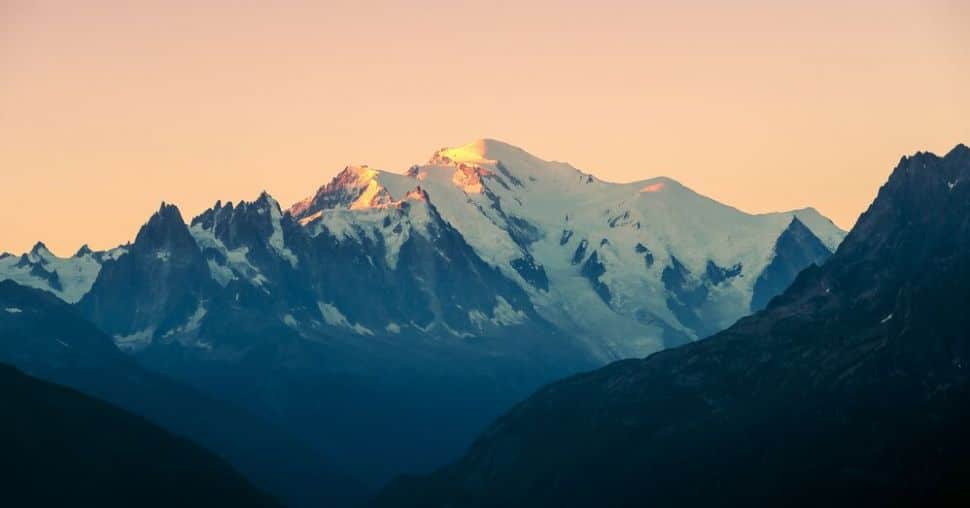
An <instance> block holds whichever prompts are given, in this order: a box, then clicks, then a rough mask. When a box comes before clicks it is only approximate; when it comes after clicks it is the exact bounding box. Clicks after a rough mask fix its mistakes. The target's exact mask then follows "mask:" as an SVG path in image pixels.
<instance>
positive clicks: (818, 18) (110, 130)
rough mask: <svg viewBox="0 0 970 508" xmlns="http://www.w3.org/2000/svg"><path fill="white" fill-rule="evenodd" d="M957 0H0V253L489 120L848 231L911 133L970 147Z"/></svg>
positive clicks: (459, 140) (550, 147)
mask: <svg viewBox="0 0 970 508" xmlns="http://www.w3.org/2000/svg"><path fill="white" fill-rule="evenodd" d="M728 3H730V4H731V5H730V6H728V5H726V4H728ZM968 4H970V2H968V1H967V0H922V1H916V0H912V1H910V0H882V1H865V2H859V1H856V2H852V1H849V2H834V1H826V0H823V1H813V2H809V1H805V2H792V1H772V2H769V1H750V0H749V1H741V2H721V1H689V0H688V1H680V2H648V1H639V2H632V1H615V0H599V1H597V2H588V1H584V2H578V1H560V2H553V1H531V2H530V1H516V2H494V1H493V2H474V3H472V2H455V1H451V2H446V1H426V0H414V1H410V2H403V1H402V2H367V1H361V0H357V1H351V2H325V1H317V2H310V1H303V2H298V1H276V2H265V3H264V4H263V5H261V3H259V2H244V1H232V2H230V1H218V0H208V1H206V0H194V1H180V0H165V1H162V0H157V1H155V0H152V1H134V2H131V1H120V0H116V1H98V0H88V1H85V2H77V1H49V0H0V251H3V250H6V251H12V252H21V251H24V250H26V249H29V248H30V246H31V245H32V244H33V243H34V242H35V241H37V240H43V241H45V242H46V243H47V245H48V246H49V247H51V248H52V250H54V252H56V253H58V254H60V255H69V254H71V253H73V252H74V250H76V249H77V248H78V246H79V245H81V244H82V243H84V242H88V243H90V244H91V246H92V247H94V248H105V247H110V246H114V245H117V244H120V243H124V242H126V241H128V240H130V239H132V238H133V237H134V235H135V233H136V232H137V229H138V227H139V226H140V225H141V224H142V223H143V222H144V221H145V220H147V218H148V217H149V215H150V214H151V213H152V212H153V211H154V210H155V209H157V207H158V204H159V202H160V201H162V200H165V201H168V202H174V203H176V204H178V205H179V206H180V208H181V209H182V212H183V215H185V216H186V218H187V219H188V218H189V217H191V216H193V215H195V214H196V213H198V212H200V211H201V210H203V209H204V208H206V207H208V206H210V205H211V204H212V203H213V202H214V201H215V200H216V199H222V200H224V201H225V200H233V201H237V200H239V199H253V198H255V197H256V196H257V195H258V193H259V191H261V190H263V189H266V190H268V191H269V192H270V193H271V194H273V195H274V196H275V197H276V198H277V199H279V201H280V202H281V203H282V204H283V205H284V206H288V205H289V204H291V203H292V202H294V201H296V200H298V199H300V198H302V197H304V196H306V195H308V194H310V193H312V192H313V191H314V190H315V189H316V188H317V187H318V186H319V185H321V184H323V183H325V182H326V181H328V180H329V179H330V178H331V177H332V176H333V175H334V174H335V173H336V172H337V171H339V170H340V169H341V168H342V167H343V166H345V165H346V164H349V163H366V164H370V165H371V166H375V167H379V168H382V169H388V170H393V171H403V170H404V169H406V168H407V167H408V166H410V165H411V164H414V163H420V162H424V161H426V160H427V159H428V157H429V156H430V155H431V153H432V152H433V151H434V150H435V149H437V148H440V147H442V146H452V145H460V144H464V143H466V142H469V141H471V140H473V139H476V138H481V137H494V138H498V139H502V140H505V141H508V142H510V143H513V144H515V145H518V146H521V147H523V148H525V149H526V150H529V151H530V152H532V153H534V154H536V155H539V156H541V157H544V158H549V159H556V160H564V161H568V162H571V163H572V164H573V165H575V166H577V167H579V168H581V169H584V170H587V171H590V172H592V173H594V174H596V175H598V176H599V177H601V178H604V179H607V180H613V181H630V180H635V179H641V178H647V177H652V176H659V175H666V176H670V177H673V178H675V179H677V180H679V181H681V182H682V183H684V184H685V185H687V186H689V187H692V188H693V189H695V190H697V191H698V192H701V193H704V194H707V195H709V196H711V197H713V198H715V199H718V200H720V201H723V202H725V203H728V204H732V205H734V206H737V207H739V208H741V209H743V210H747V211H751V212H762V211H770V210H781V209H791V208H796V207H801V206H806V205H811V206H815V207H816V208H818V209H819V210H821V211H822V212H823V213H825V214H826V215H828V216H829V217H831V218H833V219H834V220H835V221H836V223H838V224H839V225H841V226H843V227H845V228H848V227H850V226H851V225H852V224H853V222H854V221H855V219H856V217H857V216H858V214H859V213H860V212H861V211H862V210H864V209H865V207H866V206H867V205H868V203H869V202H870V201H871V199H872V198H873V196H874V195H875V192H876V190H877V188H878V186H879V185H881V184H882V183H883V182H884V181H885V178H886V176H887V175H888V173H889V171H890V170H891V169H892V167H893V166H894V165H895V163H896V162H897V161H898V159H899V157H900V156H901V155H903V154H906V153H911V152H913V151H916V150H932V151H936V152H938V153H939V152H945V151H946V150H948V149H949V148H951V147H952V146H953V145H955V144H956V143H958V142H964V143H970V28H968V27H970V7H968Z"/></svg>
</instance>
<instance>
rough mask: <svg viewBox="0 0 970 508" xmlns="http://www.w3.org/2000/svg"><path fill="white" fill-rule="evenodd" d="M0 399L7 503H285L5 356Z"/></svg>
mask: <svg viewBox="0 0 970 508" xmlns="http://www.w3.org/2000/svg"><path fill="white" fill-rule="evenodd" d="M0 400H2V401H3V402H2V403H0V405H2V408H3V418H0V446H2V449H3V454H2V458H0V466H2V471H0V474H2V481H0V484H2V485H3V499H4V505H5V506H100V507H112V506H118V507H128V506H165V507H170V506H236V507H275V506H281V505H279V504H278V503H277V502H276V501H275V500H274V499H273V498H271V497H270V496H268V495H266V494H264V493H262V492H260V491H259V490H257V489H256V488H255V487H253V486H252V485H251V484H250V483H249V482H248V481H246V480H245V479H244V478H243V477H242V476H240V475H239V474H238V473H236V472H235V471H234V470H233V469H232V468H231V467H230V466H229V464H228V463H226V462H225V461H223V460H222V459H219V458H218V457H216V456H214V455H212V454H211V453H209V452H207V451H205V450H203V449H202V448H200V447H199V446H197V445H195V444H193V443H190V442H189V441H187V440H185V439H182V438H179V437H175V436H173V435H171V434H169V433H168V432H166V431H164V430H162V429H161V428H159V427H156V426H155V425H153V424H151V423H149V422H148V421H146V420H144V419H142V418H140V417H138V416H135V415H133V414H131V413H128V412H126V411H123V410H121V409H118V408H115V407H113V406H111V405H109V404H107V403H104V402H101V401H99V400H96V399H92V398H90V397H88V396H86V395H83V394H81V393H79V392H76V391H74V390H71V389H69V388H64V387H61V386H57V385H54V384H51V383H47V382H44V381H41V380H39V379H35V378H32V377H30V376H26V375H24V374H22V373H21V372H19V371H18V370H16V369H14V368H13V367H10V366H7V365H3V364H0Z"/></svg>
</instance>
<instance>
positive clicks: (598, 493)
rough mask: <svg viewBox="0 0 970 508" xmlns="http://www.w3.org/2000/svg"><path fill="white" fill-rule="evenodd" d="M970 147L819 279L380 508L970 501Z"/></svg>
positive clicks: (538, 411) (536, 411) (870, 219)
mask: <svg viewBox="0 0 970 508" xmlns="http://www.w3.org/2000/svg"><path fill="white" fill-rule="evenodd" d="M968 217H970V148H967V147H966V146H964V145H959V146H957V147H956V148H954V149H953V150H952V151H950V152H949V153H948V154H946V156H944V157H939V156H936V155H934V154H931V153H917V154H915V155H913V156H911V157H904V158H903V159H902V160H901V161H900V163H899V165H898V166H897V167H896V168H895V170H894V171H893V172H892V175H891V176H890V177H889V180H888V181H887V182H886V184H885V185H884V186H883V187H882V188H881V189H880V190H879V193H878V196H877V197H876V199H875V201H874V202H873V203H872V205H871V206H870V207H869V209H868V210H867V211H866V212H865V213H864V214H863V215H862V216H861V217H860V219H859V221H858V223H857V224H856V226H855V227H854V228H853V229H852V231H851V232H850V233H849V235H848V236H847V237H846V238H845V241H844V242H842V244H841V245H840V247H839V248H838V250H837V251H836V252H835V254H834V255H833V256H832V257H831V258H830V259H828V261H826V262H825V263H824V264H822V265H821V266H810V267H809V268H807V269H805V270H803V271H802V272H801V273H800V274H799V275H798V277H797V278H796V280H795V281H794V282H793V283H792V284H791V286H790V287H789V288H788V289H787V290H785V291H784V292H783V293H782V294H781V295H780V296H777V297H775V298H773V299H771V300H770V302H769V303H768V304H767V307H766V308H765V309H764V310H762V311H760V312H756V313H754V314H753V315H751V316H749V317H745V318H743V319H741V320H739V321H738V322H737V323H736V324H734V325H733V326H731V327H729V328H727V329H726V330H724V331H722V332H720V333H717V334H715V335H713V336H712V337H709V338H707V339H704V340H701V341H698V342H694V343H690V344H687V345H684V346H681V347H678V348H673V349H670V350H667V351H663V352H659V353H655V354H653V355H650V356H649V357H647V358H645V359H631V360H624V361H619V362H615V363H613V364H611V365H609V366H607V367H604V368H602V369H598V370H595V371H592V372H590V373H586V374H580V375H577V376H574V377H570V378H568V379H565V380H563V381H560V382H557V383H553V384H551V385H549V386H546V387H544V388H543V389H541V390H539V391H538V392H537V393H535V394H534V395H533V396H532V397H530V398H528V399H527V400H525V401H524V402H521V403H520V404H518V405H516V406H515V407H514V408H513V409H512V410H511V411H509V412H508V413H507V414H505V415H504V416H502V417H501V418H499V419H497V420H496V421H495V422H494V423H493V424H492V425H491V426H490V427H489V428H488V429H487V430H486V431H485V432H484V433H483V434H481V435H480V437H479V438H478V440H477V441H476V442H475V444H474V445H473V446H472V447H471V448H470V449H469V451H468V452H467V454H466V455H465V456H464V457H463V458H462V459H460V460H459V461H457V462H455V463H454V464H452V465H450V466H447V467H445V468H442V469H440V470H439V471H437V472H435V473H434V474H432V475H428V476H424V477H408V478H402V479H399V480H398V481H396V482H394V483H393V484H392V485H391V486H390V487H389V488H388V489H386V490H385V491H384V492H383V494H382V495H381V496H380V498H379V499H378V501H377V502H376V503H375V504H376V505H377V506H388V507H402V506H422V507H436V506H442V507H443V506H465V507H475V506H533V507H537V506H540V507H541V506H557V507H560V506H710V505H716V506H780V505H783V506H860V505H862V506H965V505H966V503H967V502H968V500H970V489H968V487H967V483H966V478H967V474H968V473H970V465H968V464H970V462H968V461H967V458H966V457H967V456H968V452H970V438H968V435H967V433H966V422H967V421H968V418H970V409H968V408H970V406H968V405H967V401H968V400H970V376H968V373H967V368H968V367H967V366H968V355H970V340H968V335H967V330H970V313H968V312H967V310H968V308H970V220H968Z"/></svg>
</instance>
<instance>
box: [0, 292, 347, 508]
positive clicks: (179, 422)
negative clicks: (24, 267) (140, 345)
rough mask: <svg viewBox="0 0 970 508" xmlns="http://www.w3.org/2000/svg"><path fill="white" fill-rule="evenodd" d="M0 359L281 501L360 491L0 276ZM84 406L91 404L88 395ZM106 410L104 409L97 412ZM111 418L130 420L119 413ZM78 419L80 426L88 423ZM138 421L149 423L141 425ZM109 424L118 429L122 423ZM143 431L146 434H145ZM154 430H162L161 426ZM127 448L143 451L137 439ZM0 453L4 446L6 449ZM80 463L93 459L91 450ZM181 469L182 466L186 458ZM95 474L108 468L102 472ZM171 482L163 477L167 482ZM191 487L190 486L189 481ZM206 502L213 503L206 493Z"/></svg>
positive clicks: (147, 460) (142, 460) (46, 297)
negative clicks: (193, 448) (210, 460)
mask: <svg viewBox="0 0 970 508" xmlns="http://www.w3.org/2000/svg"><path fill="white" fill-rule="evenodd" d="M0 362H2V363H5V364H10V365H14V366H16V367H17V368H18V369H20V370H22V371H24V372H26V373H28V374H30V375H31V376H35V377H38V378H41V379H43V380H45V381H49V382H53V383H57V384H61V385H65V386H69V387H72V388H74V389H77V390H79V391H81V392H83V393H85V394H86V395H89V396H92V397H95V398H97V399H101V400H104V401H106V402H108V403H110V404H113V405H115V406H118V407H121V408H124V409H126V410H127V411H130V412H131V413H134V414H137V415H139V416H141V417H144V418H145V419H147V420H149V421H151V422H152V423H153V424H155V425H158V426H160V427H163V428H165V429H166V430H167V431H169V432H172V433H173V434H176V435H179V436H185V437H187V438H189V439H191V440H193V441H195V442H197V443H199V444H201V445H202V446H204V447H206V448H208V449H209V450H211V451H213V452H215V454H216V455H218V456H220V457H222V458H223V459H225V460H226V461H228V462H229V463H230V464H231V465H232V467H233V468H234V469H235V470H237V471H239V472H240V473H242V474H243V475H244V476H246V477H247V478H248V479H249V480H250V481H251V482H253V483H254V484H256V485H257V486H258V487H259V488H260V489H262V490H264V491H266V492H268V493H270V494H272V495H273V496H274V497H276V498H278V499H280V500H282V501H283V502H285V503H286V504H287V505H289V506H320V505H338V506H340V505H345V504H349V503H350V502H352V501H353V500H359V499H361V498H362V497H363V488H362V487H358V486H356V484H355V483H354V482H352V481H350V480H349V479H348V478H347V477H345V476H343V475H341V474H338V473H336V472H335V470H334V468H333V467H332V466H330V465H329V464H328V463H327V462H326V461H325V460H323V459H322V458H321V454H320V453H319V452H317V451H315V450H314V449H313V448H312V447H311V446H309V445H308V444H307V443H306V442H305V441H301V440H299V439H296V438H294V437H292V436H291V435H290V434H289V433H287V432H284V431H282V430H281V429H280V428H278V427H276V426H274V425H271V424H270V423H267V422H266V421H264V420H263V419H260V418H258V417H255V416H253V415H252V414H250V413H249V412H248V411H245V410H243V409H239V408H238V407H236V406H233V405H232V404H227V403H225V402H221V401H219V400H216V399H214V398H212V397H210V396H206V395H203V394H202V393H200V392H199V391H197V390H195V389H192V388H190V387H188V386H187V385H183V384H180V383H177V382H174V381H171V380H169V379H166V378H165V377H163V376H160V375H158V374H155V373H153V372H150V371H148V370H146V369H144V368H142V367H141V366H139V365H138V364H137V363H135V361H134V359H132V358H131V357H130V356H128V355H126V354H124V353H123V352H122V351H120V350H119V349H118V348H117V347H116V346H115V344H114V343H113V342H112V340H111V338H110V337H108V336H107V335H105V334H104V333H102V332H101V331H100V330H98V329H97V328H96V327H95V326H94V325H93V324H91V323H90V322H88V321H86V320H85V319H84V318H82V317H81V316H80V315H79V314H78V312H77V310H76V309H75V308H73V307H71V306H69V305H67V304H65V303H64V302H62V301H60V300H58V299H57V298H55V297H54V296H53V295H51V294H49V293H46V292H43V291H40V290H37V289H33V288H27V287H23V286H20V285H18V284H16V283H14V282H12V281H0ZM51 390H53V388H51ZM58 397H60V395H58ZM65 397H66V396H65ZM4 400H5V401H6V400H7V399H6V398H5V399H4ZM91 405H92V406H94V405H95V403H94V401H92V402H91ZM55 406H56V404H55V405H52V406H50V407H45V406H43V404H40V403H38V405H37V406H34V407H33V408H32V409H34V410H36V411H38V414H41V413H43V412H45V411H50V412H56V411H58V409H59V408H58V407H55ZM60 409H64V410H65V412H64V413H63V416H64V418H65V420H64V421H59V422H58V425H63V426H64V428H69V427H70V423H69V422H70V421H71V419H72V418H74V417H77V416H78V415H73V414H72V413H71V412H70V411H67V409H69V408H68V407H60ZM98 411H101V410H100V409H98ZM14 413H16V410H15V409H11V410H10V411H9V412H8V411H5V414H6V415H7V416H8V418H6V419H5V423H6V424H9V423H10V420H9V416H10V415H11V414H14ZM109 416H111V415H106V418H107V417H109ZM111 418H115V417H114V416H111ZM117 418H118V419H129V420H131V419H135V418H134V417H132V416H128V415H125V416H124V417H121V416H118V417H117ZM29 421H30V419H28V418H25V419H24V420H23V421H18V422H20V423H18V425H20V424H21V423H24V422H29ZM34 423H36V424H37V425H38V428H42V426H44V425H46V423H45V422H44V421H43V420H38V421H36V422H34ZM79 423H81V424H84V425H87V423H88V422H86V421H79ZM144 425H145V426H146V427H148V426H149V425H148V424H147V423H145V424H144ZM84 429H86V430H83V429H80V428H79V429H74V430H71V431H70V432H75V431H76V434H71V435H72V436H74V437H77V438H79V439H80V438H82V437H83V436H85V434H86V433H90V435H88V436H87V439H94V440H97V439H100V438H98V436H101V435H111V432H112V430H111V429H109V428H105V429H102V430H99V431H98V432H93V431H91V430H90V428H89V427H84ZM22 430H23V429H21V431H22ZM115 430H118V431H119V432H120V431H121V430H122V429H115ZM65 432H68V431H65ZM133 432H134V430H133ZM145 432H146V433H148V430H145ZM153 432H154V430H153ZM137 433H141V431H139V432H137ZM158 433H159V434H161V431H158ZM122 434H124V433H123V432H122ZM4 435H5V436H6V434H4ZM44 439H46V438H44ZM165 442H166V441H160V443H165ZM130 444H132V445H136V446H139V447H144V443H142V444H139V443H137V442H132V443H130ZM68 445H69V446H70V447H76V448H72V449H77V450H88V449H87V448H85V446H86V445H84V444H81V443H73V444H71V443H68ZM119 447H120V445H119ZM177 448H188V445H187V444H182V443H179V444H178V446H177ZM139 449H141V448H139ZM5 450H7V451H9V448H5ZM166 457H168V456H167V455H164V454H162V455H160V456H158V457H156V456H151V455H146V456H143V457H138V462H133V460H134V459H131V460H129V462H128V464H130V465H134V464H139V465H141V466H145V467H148V468H149V470H151V467H153V466H154V465H156V464H157V462H156V461H159V463H164V461H165V460H167V458H166ZM61 458H65V457H61ZM78 458H79V460H80V459H81V457H78ZM35 460H36V459H35ZM85 460H92V461H94V460H95V457H94V456H93V451H92V455H91V456H90V457H88V459H85ZM202 464H205V462H203V463H201V464H200V465H199V467H200V471H202V468H203V465H202ZM182 465H183V466H185V467H188V464H182ZM284 465H285V466H284ZM72 467H73V465H72ZM227 469H228V467H227ZM103 472H104V473H105V474H107V473H108V471H107V470H105V471H103ZM148 472H150V471H146V474H147V473H148ZM157 472H158V473H159V474H161V473H162V471H157ZM119 474H122V473H119ZM220 474H221V473H220ZM122 476H124V475H123V474H122ZM81 477H84V476H81ZM131 478H138V476H137V475H134V476H132V477H131ZM200 478H201V477H200ZM156 479H159V480H160V478H156ZM34 480H35V481H36V478H35V479H34ZM143 480H144V481H142V480H139V481H140V482H141V483H138V484H137V485H141V486H144V487H146V488H147V487H149V486H150V485H148V484H147V483H145V482H147V481H149V478H148V477H146V478H143ZM171 480H172V479H171V478H169V479H166V482H169V481H171ZM119 481H120V477H119ZM194 482H195V480H192V482H190V484H191V485H196V484H195V483H194ZM102 487H103V491H104V492H103V493H104V494H105V495H106V496H109V494H110V492H109V490H110V489H111V486H109V485H100V484H99V485H98V489H97V490H98V491H100V490H101V489H102ZM127 488H134V486H132V485H125V486H123V489H127ZM193 488H197V485H196V487H193ZM153 489H155V490H158V489H162V490H165V489H167V487H165V488H164V489H163V487H162V485H155V486H154V487H153ZM54 490H56V489H54ZM176 490H177V489H176ZM123 492H128V491H127V490H123ZM95 493H96V492H92V493H91V494H92V495H93V494H95ZM128 493H130V492H128ZM99 495H100V494H99ZM119 495H120V494H119ZM126 495H127V494H126ZM146 495H147V491H146ZM227 495H230V494H227ZM105 499H111V498H110V496H109V497H106V498H105ZM118 499H122V498H118ZM209 499H210V500H212V498H211V497H210V498H209ZM254 499H258V497H257V498H254ZM150 501H151V500H145V501H144V502H136V503H134V504H143V503H148V502H150ZM38 504H42V503H38Z"/></svg>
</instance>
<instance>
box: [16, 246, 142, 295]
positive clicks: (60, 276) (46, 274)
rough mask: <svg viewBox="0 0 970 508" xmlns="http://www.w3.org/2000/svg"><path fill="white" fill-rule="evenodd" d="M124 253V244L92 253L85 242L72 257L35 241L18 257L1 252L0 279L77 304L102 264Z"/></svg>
mask: <svg viewBox="0 0 970 508" xmlns="http://www.w3.org/2000/svg"><path fill="white" fill-rule="evenodd" d="M125 252H126V247H118V248H115V249H111V250H109V251H104V252H93V251H91V249H90V248H88V246H87V245H84V246H82V247H81V248H80V249H78V251H77V253H75V254H74V255H73V256H71V257H69V258H60V257H57V256H55V255H54V254H53V253H52V252H51V251H50V250H48V249H47V246H46V245H44V244H43V243H41V242H37V243H36V244H35V245H34V247H33V248H32V249H31V250H30V252H27V253H24V254H22V255H20V256H14V255H12V254H9V253H6V252H4V253H3V254H0V280H5V279H9V280H13V281H14V282H17V283H19V284H23V285H25V286H30V287H36V288H41V289H45V290H48V291H50V292H52V293H54V294H55V295H57V296H58V297H59V298H60V299H62V300H64V301H66V302H68V303H76V302H77V301H78V300H80V299H81V297H82V296H84V295H85V293H87V292H88V291H90V290H91V286H92V285H93V284H94V281H95V279H97V277H98V272H100V271H101V264H102V263H103V262H104V261H105V260H109V259H115V258H117V257H119V256H121V255H122V254H124V253H125Z"/></svg>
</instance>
